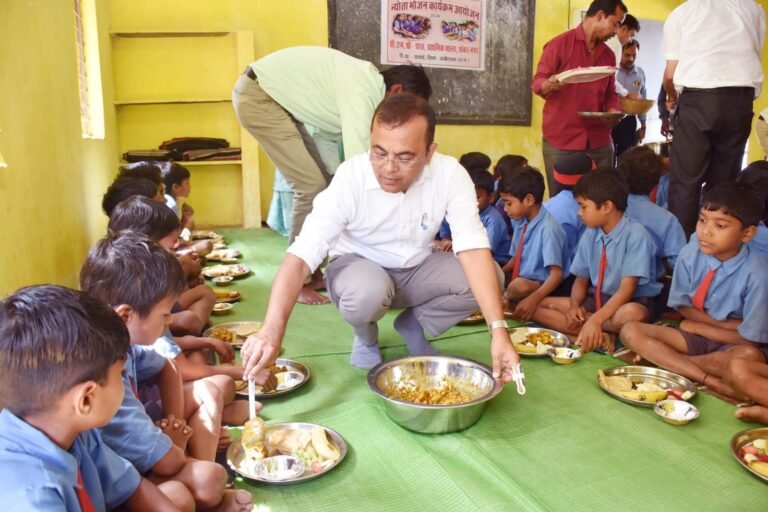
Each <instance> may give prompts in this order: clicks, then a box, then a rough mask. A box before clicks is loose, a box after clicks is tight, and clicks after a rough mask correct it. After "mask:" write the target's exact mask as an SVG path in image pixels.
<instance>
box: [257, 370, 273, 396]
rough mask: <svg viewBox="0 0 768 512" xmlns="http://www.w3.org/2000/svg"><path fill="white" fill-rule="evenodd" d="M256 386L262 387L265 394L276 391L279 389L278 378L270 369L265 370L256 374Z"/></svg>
mask: <svg viewBox="0 0 768 512" xmlns="http://www.w3.org/2000/svg"><path fill="white" fill-rule="evenodd" d="M253 380H254V382H256V384H258V385H259V386H261V390H262V391H263V392H265V393H269V392H270V391H274V390H275V389H277V377H276V376H275V374H274V373H272V372H271V371H270V369H269V368H265V369H263V370H261V371H260V372H259V373H257V374H256V377H255V378H254V379H253Z"/></svg>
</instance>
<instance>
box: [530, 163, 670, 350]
mask: <svg viewBox="0 0 768 512" xmlns="http://www.w3.org/2000/svg"><path fill="white" fill-rule="evenodd" d="M573 195H574V196H576V201H577V202H578V203H579V216H580V217H581V220H583V221H584V224H586V226H587V229H586V230H585V231H584V234H583V235H582V236H581V239H580V240H579V245H578V246H577V248H576V254H575V255H574V257H573V263H571V269H570V270H571V273H572V274H573V275H574V276H576V280H575V281H574V283H573V288H572V290H571V296H570V298H565V297H549V298H547V299H544V300H543V301H541V303H540V304H539V307H538V309H537V310H536V313H535V314H534V316H533V319H534V320H535V321H536V322H539V323H540V324H542V325H544V326H546V327H549V328H551V329H554V330H556V331H560V332H564V333H566V334H571V335H577V339H576V341H577V343H579V344H581V346H582V349H583V350H584V351H585V352H589V351H591V350H595V349H597V348H600V349H602V350H603V351H604V352H608V353H612V352H613V351H614V349H615V337H614V336H612V335H611V334H616V333H618V332H619V330H620V329H621V327H622V326H623V325H624V324H626V323H627V322H630V321H632V320H635V321H640V322H643V321H647V320H648V318H649V316H650V313H649V312H650V311H652V310H653V307H652V306H653V297H655V296H656V295H658V294H659V292H660V291H661V283H658V282H657V281H656V276H657V271H656V262H655V259H654V255H655V254H656V247H655V245H654V243H653V240H652V239H651V236H650V235H649V234H648V232H647V231H646V230H645V228H643V226H641V225H640V224H638V223H636V222H634V221H633V220H631V219H629V218H628V217H627V216H626V215H624V211H625V210H626V208H627V196H628V195H629V192H628V188H627V184H626V182H625V181H624V179H623V178H622V177H621V175H620V174H619V173H617V172H615V171H613V170H612V169H609V168H603V169H597V170H595V171H593V172H591V173H589V174H586V175H585V176H583V177H582V178H581V179H580V180H579V182H578V183H576V186H575V187H574V189H573Z"/></svg>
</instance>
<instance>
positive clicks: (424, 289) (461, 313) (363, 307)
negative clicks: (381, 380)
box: [325, 252, 501, 341]
mask: <svg viewBox="0 0 768 512" xmlns="http://www.w3.org/2000/svg"><path fill="white" fill-rule="evenodd" d="M499 274H500V269H499ZM325 280H326V281H325V282H326V286H327V289H328V295H329V296H330V298H331V301H332V302H333V304H334V305H335V306H336V307H337V308H338V309H339V311H340V312H341V316H342V318H344V320H345V321H346V322H347V323H348V324H350V325H351V326H352V327H353V328H354V329H355V332H356V333H358V332H364V331H365V330H366V327H367V326H370V324H373V323H375V322H377V321H378V320H379V319H380V318H381V317H383V316H384V314H385V313H386V312H387V311H389V309H390V308H412V309H413V313H414V314H415V316H416V318H417V320H418V321H419V324H421V326H422V327H423V328H424V332H425V333H426V334H427V335H429V336H433V337H434V336H438V335H440V334H442V333H444V332H445V331H447V330H448V329H450V328H451V327H453V326H454V325H456V324H457V323H459V322H460V321H462V320H464V319H465V318H467V317H468V316H469V315H471V314H472V313H474V312H475V311H477V309H478V306H477V301H476V300H475V297H474V295H473V294H472V290H471V289H470V288H469V283H468V282H467V278H466V276H465V275H464V269H463V268H462V266H461V262H460V261H459V259H458V258H456V257H455V256H454V255H453V254H452V253H447V252H434V253H432V254H430V255H429V256H428V257H427V259H426V260H424V261H423V262H422V263H421V265H418V266H416V267H411V268H404V269H388V268H382V267H380V266H379V265H377V264H376V263H374V262H372V261H370V260H367V259H365V258H362V257H360V256H358V255H357V254H347V255H344V256H340V257H338V258H336V259H334V260H333V261H331V263H329V264H328V267H327V268H326V271H325ZM499 293H501V281H500V282H499ZM371 341H374V340H371Z"/></svg>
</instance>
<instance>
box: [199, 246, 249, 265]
mask: <svg viewBox="0 0 768 512" xmlns="http://www.w3.org/2000/svg"><path fill="white" fill-rule="evenodd" d="M242 255H243V254H242V253H241V252H240V251H238V250H237V249H215V250H213V251H211V252H209V253H208V254H207V255H206V256H205V259H206V260H208V261H223V262H231V261H235V260H237V258H240V257H242Z"/></svg>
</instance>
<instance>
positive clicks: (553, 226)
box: [499, 167, 571, 320]
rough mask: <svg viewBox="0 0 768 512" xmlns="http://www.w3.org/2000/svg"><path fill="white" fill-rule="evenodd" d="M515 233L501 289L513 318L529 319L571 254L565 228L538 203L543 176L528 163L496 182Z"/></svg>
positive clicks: (561, 274)
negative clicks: (505, 277)
mask: <svg viewBox="0 0 768 512" xmlns="http://www.w3.org/2000/svg"><path fill="white" fill-rule="evenodd" d="M499 191H500V194H501V198H502V200H503V201H504V208H505V209H506V211H507V215H509V217H510V218H511V219H512V222H513V225H514V235H513V240H512V244H511V245H510V249H509V255H510V260H509V262H508V263H507V264H506V265H505V266H504V268H503V270H504V273H505V274H510V282H509V285H508V286H507V289H506V290H505V292H504V298H505V300H506V301H507V302H508V304H509V305H508V309H509V310H510V311H511V312H512V315H513V316H514V317H515V318H519V319H521V320H530V319H531V317H532V316H533V312H534V311H536V307H537V306H538V305H539V303H540V302H541V301H542V300H543V299H544V298H545V297H547V296H549V294H550V293H552V292H553V291H554V290H555V289H556V288H557V287H558V286H559V285H560V283H561V282H562V281H563V277H564V276H565V275H567V271H566V270H565V269H567V268H568V264H569V262H570V258H571V255H570V253H569V252H568V240H567V238H566V235H565V231H564V230H563V228H562V227H561V226H560V224H559V223H558V222H557V220H555V218H554V217H553V216H552V215H550V214H549V212H548V211H547V209H546V208H544V207H543V206H542V205H541V200H542V198H543V197H544V177H543V176H542V174H541V173H540V172H539V171H537V170H536V169H533V168H531V167H524V168H522V169H518V170H516V171H512V172H511V173H509V174H506V175H505V176H504V177H503V178H502V179H501V182H500V183H499Z"/></svg>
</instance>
